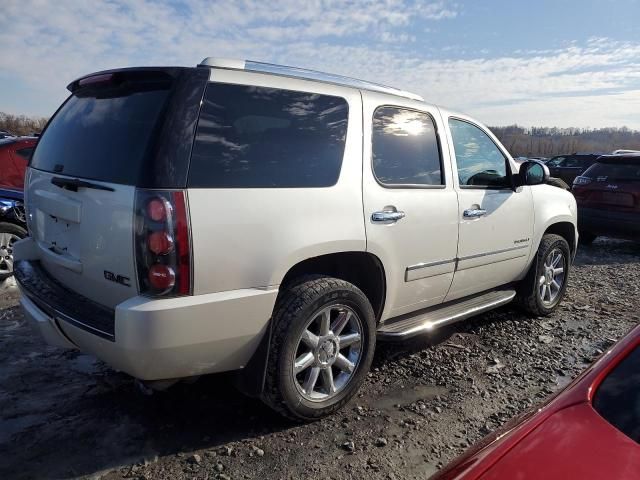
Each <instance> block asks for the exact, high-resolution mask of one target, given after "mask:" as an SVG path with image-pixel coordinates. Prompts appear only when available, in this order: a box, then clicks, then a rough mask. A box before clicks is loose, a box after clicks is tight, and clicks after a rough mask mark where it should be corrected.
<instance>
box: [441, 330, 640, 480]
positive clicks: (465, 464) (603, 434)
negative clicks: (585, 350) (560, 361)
mask: <svg viewBox="0 0 640 480" xmlns="http://www.w3.org/2000/svg"><path fill="white" fill-rule="evenodd" d="M638 346H640V325H637V326H636V327H635V328H633V329H632V330H631V332H629V333H628V334H627V335H626V336H625V337H624V338H622V339H621V340H620V341H619V342H618V343H617V344H616V345H615V346H614V347H612V348H611V349H610V350H609V351H607V352H605V353H604V354H603V355H602V356H601V357H600V358H599V359H598V361H596V362H595V363H594V364H593V365H591V366H590V367H589V368H588V369H586V370H585V371H584V372H582V374H580V375H579V376H578V377H577V378H576V379H575V380H574V381H573V382H571V384H569V385H568V386H567V387H566V388H565V389H564V390H561V391H559V392H558V393H556V394H555V395H553V396H552V397H550V398H549V399H548V400H547V403H546V404H545V405H543V406H542V407H541V408H539V409H537V410H530V411H529V412H527V413H526V414H525V415H523V416H521V417H517V418H514V419H513V420H511V421H509V422H507V424H505V425H504V426H503V427H501V428H499V429H498V430H497V431H495V432H494V433H492V434H489V435H487V436H486V437H485V438H484V439H482V440H481V441H480V442H478V443H476V444H475V445H473V446H472V447H471V448H470V449H469V450H467V451H466V452H465V453H463V454H462V455H461V456H459V457H458V458H457V459H455V460H454V461H453V462H451V463H450V464H449V465H447V466H446V467H445V468H444V469H443V470H441V471H439V472H438V473H436V474H435V475H433V476H432V477H431V478H430V480H478V479H482V480H485V479H501V480H525V479H544V480H555V479H561V480H573V479H580V480H589V479H603V480H609V479H612V480H614V479H615V480H627V479H629V480H631V479H633V480H639V479H640V444H637V443H635V442H634V441H633V440H632V439H631V438H628V437H627V436H625V435H624V434H623V433H621V432H619V431H618V430H617V429H616V428H615V427H614V426H612V425H610V424H609V423H608V422H607V421H606V420H604V419H603V418H602V417H601V416H600V415H599V414H598V413H597V412H596V411H595V410H594V409H593V407H592V400H593V395H594V393H595V391H596V390H597V388H598V386H599V385H600V383H601V382H602V380H603V379H604V378H606V376H607V375H608V374H609V372H610V371H611V370H612V369H614V368H615V366H616V365H617V364H618V363H619V362H620V361H621V360H622V359H623V358H624V357H626V355H627V354H629V353H630V352H631V351H632V350H633V349H634V348H636V347H638Z"/></svg>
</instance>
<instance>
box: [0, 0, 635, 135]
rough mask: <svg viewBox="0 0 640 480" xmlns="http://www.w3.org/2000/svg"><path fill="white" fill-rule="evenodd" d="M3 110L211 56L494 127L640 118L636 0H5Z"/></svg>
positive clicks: (54, 101)
mask: <svg viewBox="0 0 640 480" xmlns="http://www.w3.org/2000/svg"><path fill="white" fill-rule="evenodd" d="M0 11H1V13H0V45H1V46H2V47H1V48H0V111H4V112H9V113H14V114H26V115H38V116H49V115H51V114H52V113H53V112H55V110H56V108H57V107H58V105H59V104H60V103H61V102H62V101H63V100H64V99H65V98H66V96H67V94H68V92H67V91H66V89H65V87H66V85H67V84H68V83H70V82H71V81H72V80H74V79H75V78H77V77H79V76H82V75H84V74H87V73H91V72H95V71H99V70H104V69H108V68H117V67H127V66H138V65H184V66H195V65H196V64H197V63H198V62H200V61H201V60H202V59H203V58H204V57H207V56H218V57H231V58H242V59H250V60H257V61H263V62H272V63H279V64H283V65H291V66H296V67H303V68H311V69H316V70H322V71H327V72H331V73H338V74H343V75H349V76H353V77H357V78H362V79H366V80H373V81H376V82H379V83H384V84H387V85H390V86H393V87H397V88H402V89H406V90H410V91H412V92H415V93H418V94H420V95H422V96H423V97H424V98H425V99H426V100H427V101H428V102H430V103H435V104H438V105H443V106H446V107H448V108H451V109H454V110H458V111H461V112H464V113H467V114H469V115H472V116H474V117H476V118H477V119H479V120H480V121H482V122H484V123H486V124H489V125H495V126H501V125H512V124H516V123H517V124H518V125H523V126H559V127H581V128H598V127H622V126H627V127H629V128H633V129H640V0H615V1H614V0H599V1H596V0H554V1H551V0H535V1H531V0H528V1H524V0H468V1H467V0H459V1H448V0H435V1H432V0H416V1H409V0H381V1H356V0H352V1H346V0H336V1H332V0H310V1H304V0H298V1H293V0H292V1H289V0H283V1H279V0H268V1H265V0H236V1H233V0H189V1H187V0H183V1H175V0H171V1H170V0H160V1H151V0H106V1H101V0H93V1H91V2H88V1H73V0H55V1H53V0H49V1H45V0H3V2H2V7H1V8H0Z"/></svg>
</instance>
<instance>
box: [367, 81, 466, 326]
mask: <svg viewBox="0 0 640 480" xmlns="http://www.w3.org/2000/svg"><path fill="white" fill-rule="evenodd" d="M387 99H388V97H386V96H384V95H380V94H376V93H372V92H363V103H364V125H365V141H364V162H363V170H364V171H363V194H364V217H365V227H366V233H367V250H368V251H369V252H371V253H373V254H374V255H376V256H377V257H378V258H379V259H380V260H381V261H382V262H383V264H384V266H385V275H386V280H387V282H386V283H387V295H386V304H385V310H384V312H383V317H382V320H385V319H386V318H389V317H393V316H397V315H401V314H403V313H408V312H411V311H414V310H418V309H420V308H424V307H428V306H431V305H434V304H437V303H440V302H442V301H443V300H444V298H445V296H446V294H447V291H448V290H449V287H450V286H451V281H452V279H453V272H454V269H455V263H456V262H455V257H456V248H457V241H458V226H457V219H456V218H457V212H458V202H457V198H456V193H455V190H454V188H453V184H452V177H451V168H450V163H449V162H448V160H446V159H447V156H448V146H447V145H446V143H445V144H444V145H440V142H439V141H438V135H439V133H438V132H441V131H443V130H444V128H443V125H442V124H441V122H442V120H441V118H440V115H439V113H438V111H437V110H436V109H435V108H431V107H427V106H425V105H424V104H421V103H418V102H413V101H411V100H407V101H406V104H405V105H398V102H399V103H403V101H402V100H400V99H398V98H393V103H394V105H388V104H386V100H387ZM443 138H444V137H443Z"/></svg>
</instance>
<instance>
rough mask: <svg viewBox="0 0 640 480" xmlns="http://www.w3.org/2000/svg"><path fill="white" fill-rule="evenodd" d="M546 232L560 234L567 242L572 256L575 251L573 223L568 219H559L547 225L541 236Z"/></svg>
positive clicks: (574, 228)
mask: <svg viewBox="0 0 640 480" xmlns="http://www.w3.org/2000/svg"><path fill="white" fill-rule="evenodd" d="M547 234H555V235H560V236H561V237H562V238H564V239H565V240H566V241H567V243H568V244H569V251H570V252H571V256H572V257H573V256H574V255H575V253H576V246H577V242H576V227H575V225H574V224H573V223H571V222H568V221H559V222H555V223H552V224H551V225H549V226H548V227H547V229H546V230H545V231H544V233H543V234H542V236H544V235H547Z"/></svg>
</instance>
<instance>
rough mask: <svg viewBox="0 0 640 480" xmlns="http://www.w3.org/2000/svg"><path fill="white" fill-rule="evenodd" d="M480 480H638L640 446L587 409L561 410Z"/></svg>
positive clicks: (639, 476)
mask: <svg viewBox="0 0 640 480" xmlns="http://www.w3.org/2000/svg"><path fill="white" fill-rule="evenodd" d="M480 478H481V479H482V480H498V479H499V480H528V479H536V480H537V479H545V480H570V479H574V478H575V479H580V480H592V479H593V480H596V479H597V480H602V479H616V480H627V479H628V480H632V479H633V480H637V479H638V478H640V445H638V444H637V443H635V442H634V441H633V440H631V439H630V438H628V437H627V436H626V435H624V434H623V433H621V432H619V431H618V430H617V429H616V428H615V427H613V426H612V425H610V424H609V423H608V422H607V421H606V420H604V419H603V418H602V417H601V416H600V415H599V414H598V413H597V412H596V411H595V410H594V409H593V408H592V407H591V405H590V404H587V403H583V404H578V405H573V406H571V407H567V408H565V409H563V410H560V411H558V412H556V413H554V414H553V415H551V416H550V417H549V418H547V419H546V420H545V421H544V422H543V423H542V424H540V425H539V426H538V427H537V428H536V429H535V430H534V431H532V432H531V433H530V434H529V435H527V436H526V437H525V438H524V439H522V440H521V441H520V442H518V443H517V444H516V445H515V446H514V447H513V448H512V449H511V450H509V452H508V453H507V454H506V455H505V456H503V457H502V458H500V460H498V462H497V463H495V464H494V465H493V466H492V467H491V468H489V470H487V471H486V472H485V473H484V474H483V475H481V476H480Z"/></svg>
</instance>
